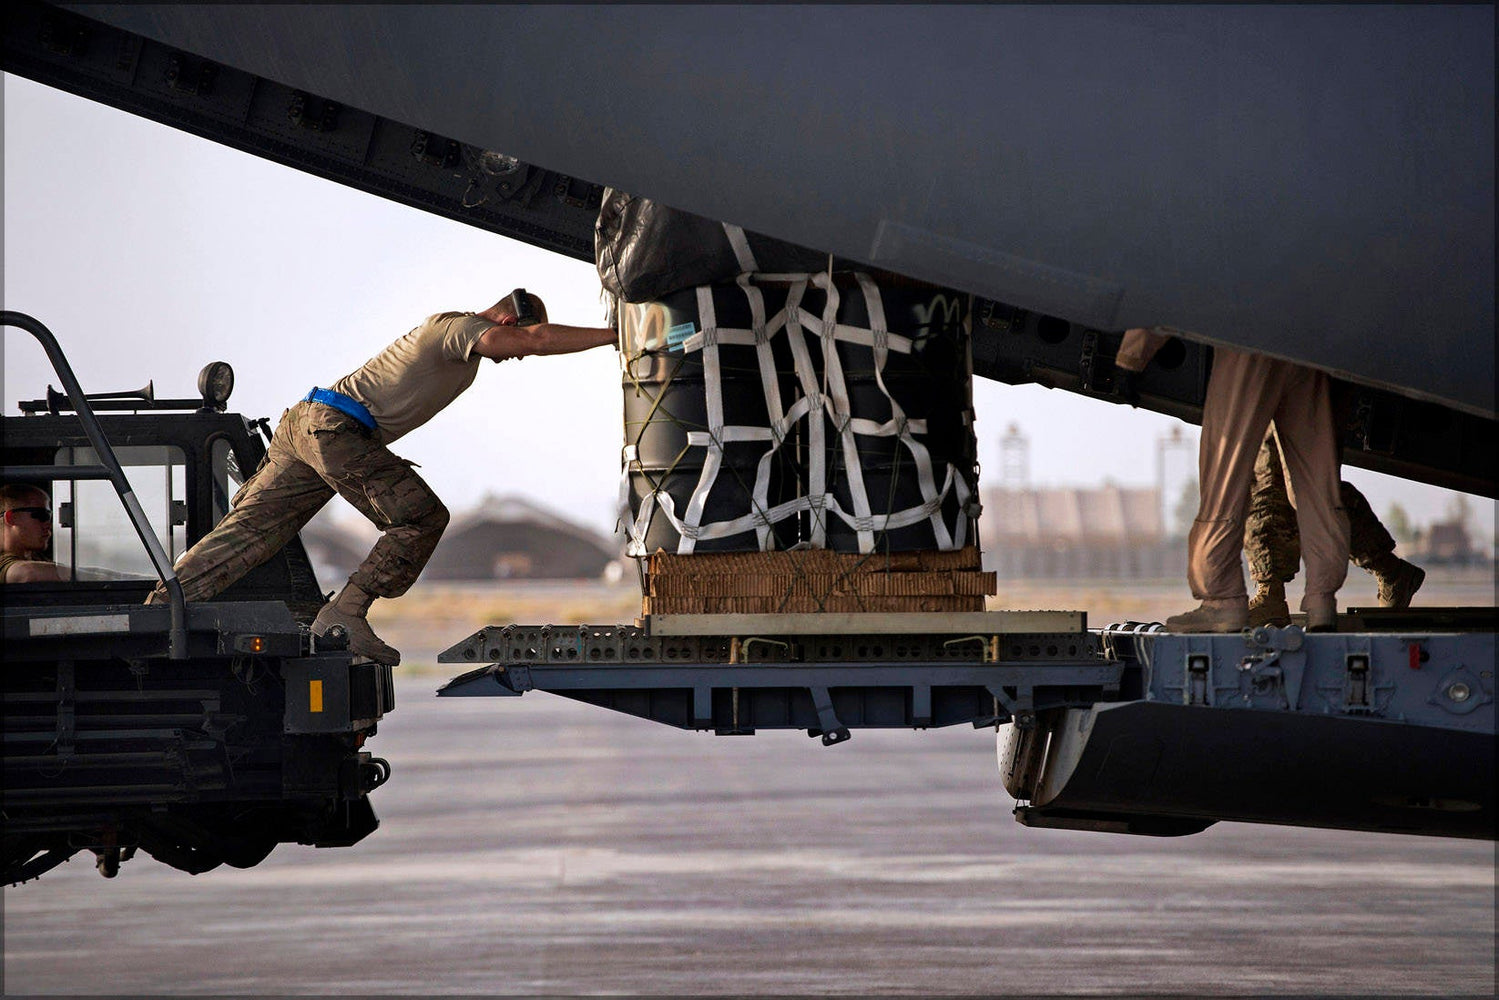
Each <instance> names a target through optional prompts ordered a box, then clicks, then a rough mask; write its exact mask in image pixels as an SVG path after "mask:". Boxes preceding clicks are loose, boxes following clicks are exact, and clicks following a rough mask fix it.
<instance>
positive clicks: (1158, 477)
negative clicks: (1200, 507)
mask: <svg viewBox="0 0 1499 1000" xmlns="http://www.w3.org/2000/svg"><path fill="white" fill-rule="evenodd" d="M1183 452H1185V453H1186V454H1185V456H1184V457H1182V458H1178V461H1177V462H1176V463H1175V464H1176V465H1177V466H1178V471H1179V472H1180V471H1182V467H1183V466H1184V467H1185V471H1186V473H1187V477H1191V476H1195V475H1196V474H1197V465H1196V461H1195V460H1196V457H1197V447H1196V443H1195V442H1193V441H1189V440H1187V439H1186V438H1184V437H1182V429H1181V428H1180V427H1173V428H1171V433H1170V434H1162V435H1161V436H1160V437H1158V438H1156V442H1155V489H1156V497H1157V499H1158V500H1159V501H1160V504H1161V524H1162V525H1163V526H1164V527H1165V530H1166V532H1167V534H1170V532H1171V527H1172V525H1171V514H1172V509H1173V508H1174V507H1175V506H1176V501H1177V499H1178V497H1177V495H1176V494H1177V493H1179V492H1180V489H1181V484H1182V483H1183V482H1184V478H1183V477H1182V476H1181V475H1175V476H1170V477H1168V476H1167V474H1166V463H1167V462H1168V461H1169V460H1170V459H1171V458H1172V457H1173V456H1179V455H1180V454H1181V453H1183ZM1168 478H1169V479H1170V481H1171V483H1170V485H1171V486H1172V487H1173V488H1174V489H1173V491H1172V492H1170V493H1168V492H1167V489H1166V487H1167V479H1168Z"/></svg>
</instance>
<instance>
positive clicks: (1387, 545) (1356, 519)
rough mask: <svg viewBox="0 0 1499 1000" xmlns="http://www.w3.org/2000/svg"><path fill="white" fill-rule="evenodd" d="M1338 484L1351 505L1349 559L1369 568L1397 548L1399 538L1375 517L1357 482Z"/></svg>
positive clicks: (1346, 501) (1349, 516) (1347, 502)
mask: <svg viewBox="0 0 1499 1000" xmlns="http://www.w3.org/2000/svg"><path fill="white" fill-rule="evenodd" d="M1338 485H1339V487H1340V488H1341V492H1342V499H1343V506H1344V507H1346V508H1348V527H1349V540H1348V558H1349V559H1350V560H1351V561H1352V562H1353V565H1355V566H1360V567H1363V568H1365V569H1367V568H1368V567H1369V564H1370V563H1372V562H1374V561H1375V560H1376V559H1379V558H1380V557H1381V556H1387V555H1389V554H1390V553H1391V552H1394V551H1395V539H1394V538H1393V537H1392V536H1391V535H1390V533H1389V531H1387V530H1386V529H1385V526H1384V525H1383V524H1381V523H1380V520H1379V518H1378V517H1376V516H1375V514H1374V509H1373V508H1372V507H1370V506H1369V501H1368V500H1366V499H1364V495H1363V494H1362V493H1360V492H1359V491H1358V490H1357V489H1355V488H1354V487H1353V484H1351V483H1348V482H1343V483H1339V484H1338Z"/></svg>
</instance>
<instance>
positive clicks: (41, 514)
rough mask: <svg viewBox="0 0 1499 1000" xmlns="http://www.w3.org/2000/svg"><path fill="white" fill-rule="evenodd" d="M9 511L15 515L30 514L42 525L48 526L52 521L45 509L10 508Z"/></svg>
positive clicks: (49, 513) (50, 513)
mask: <svg viewBox="0 0 1499 1000" xmlns="http://www.w3.org/2000/svg"><path fill="white" fill-rule="evenodd" d="M11 511H14V512H15V513H17V514H30V515H31V516H32V517H34V518H36V519H37V520H38V521H41V522H42V523H43V524H50V523H51V521H52V512H51V511H50V510H48V509H47V508H46V507H12V508H11ZM7 513H9V512H7Z"/></svg>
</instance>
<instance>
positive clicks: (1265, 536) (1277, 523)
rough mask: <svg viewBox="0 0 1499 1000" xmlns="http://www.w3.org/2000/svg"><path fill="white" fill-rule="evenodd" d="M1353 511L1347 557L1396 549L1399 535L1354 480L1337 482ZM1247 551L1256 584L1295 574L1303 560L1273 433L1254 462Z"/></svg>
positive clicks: (1362, 558)
mask: <svg viewBox="0 0 1499 1000" xmlns="http://www.w3.org/2000/svg"><path fill="white" fill-rule="evenodd" d="M1338 489H1339V493H1340V494H1341V497H1342V502H1343V506H1344V508H1346V509H1347V511H1348V528H1349V539H1348V542H1349V544H1348V559H1349V561H1350V562H1352V563H1353V564H1354V565H1355V566H1363V567H1367V566H1368V565H1369V563H1370V562H1372V561H1373V560H1375V559H1377V558H1379V557H1380V556H1383V555H1387V554H1389V553H1391V552H1393V551H1395V539H1394V538H1392V537H1391V536H1390V533H1389V532H1388V531H1386V530H1385V526H1384V525H1383V524H1381V523H1380V521H1379V518H1378V517H1376V516H1375V514H1374V510H1373V508H1371V507H1370V506H1369V501H1368V500H1366V499H1364V495H1363V494H1362V493H1360V492H1359V491H1358V490H1357V489H1355V488H1354V487H1353V485H1352V484H1351V483H1348V482H1346V481H1345V482H1341V483H1339V484H1338ZM1244 555H1245V556H1246V557H1248V560H1249V575H1250V577H1251V578H1252V579H1253V580H1254V581H1255V582H1256V583H1266V582H1269V581H1272V580H1279V581H1281V582H1288V581H1290V580H1293V579H1295V577H1296V570H1297V567H1298V566H1300V564H1301V536H1300V535H1298V534H1297V532H1296V509H1295V508H1294V507H1292V506H1291V500H1290V497H1289V495H1288V494H1287V492H1286V479H1285V472H1284V470H1283V469H1282V467H1281V461H1280V449H1279V448H1277V447H1276V445H1275V437H1274V435H1266V437H1265V443H1264V444H1263V445H1261V446H1260V453H1259V455H1258V456H1257V457H1256V459H1255V462H1254V484H1253V486H1251V487H1250V491H1249V514H1248V516H1247V517H1246V518H1245V521H1244Z"/></svg>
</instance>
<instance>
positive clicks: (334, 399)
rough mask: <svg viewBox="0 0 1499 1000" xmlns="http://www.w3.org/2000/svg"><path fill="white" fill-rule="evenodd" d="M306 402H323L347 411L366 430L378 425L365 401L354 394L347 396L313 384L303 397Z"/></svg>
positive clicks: (343, 411)
mask: <svg viewBox="0 0 1499 1000" xmlns="http://www.w3.org/2000/svg"><path fill="white" fill-rule="evenodd" d="M302 402H304V403H322V404H323V405H324V406H331V407H333V408H334V409H335V410H337V411H339V412H340V413H345V414H347V415H349V416H351V417H353V418H354V419H355V420H357V421H359V422H360V423H361V424H363V425H364V426H365V429H366V430H375V429H376V428H377V427H378V425H377V424H376V423H375V418H374V417H372V416H370V411H369V410H367V409H365V406H364V404H363V403H361V402H360V401H359V400H357V399H355V398H354V397H353V396H345V395H344V394H343V393H341V392H334V391H333V390H332V389H319V388H317V387H316V386H313V388H312V391H311V392H309V393H308V394H307V395H305V396H303V397H302Z"/></svg>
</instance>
